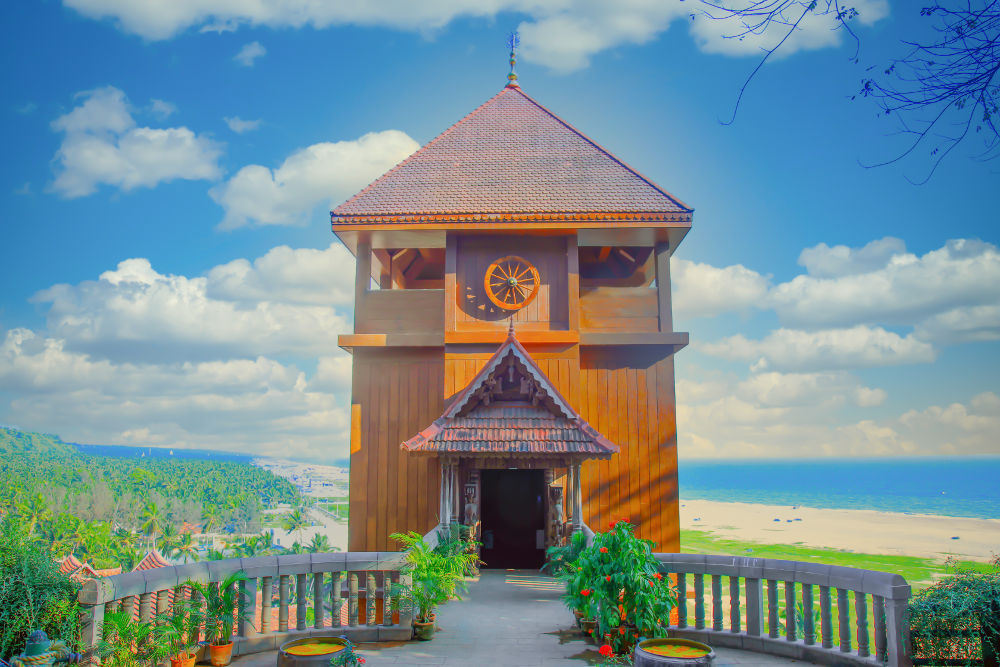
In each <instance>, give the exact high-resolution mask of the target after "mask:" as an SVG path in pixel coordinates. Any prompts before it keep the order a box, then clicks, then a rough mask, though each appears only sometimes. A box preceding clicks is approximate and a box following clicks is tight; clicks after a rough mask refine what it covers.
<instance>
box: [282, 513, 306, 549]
mask: <svg viewBox="0 0 1000 667" xmlns="http://www.w3.org/2000/svg"><path fill="white" fill-rule="evenodd" d="M308 525H309V518H308V516H307V515H306V513H305V512H304V511H303V510H302V507H301V506H299V507H296V508H295V509H293V510H292V511H291V512H289V513H288V514H286V515H285V518H284V522H283V523H282V527H283V528H284V529H285V530H286V531H288V532H289V533H292V532H294V533H295V538H296V540H297V541H298V542H301V541H302V529H303V528H305V527H306V526H308Z"/></svg>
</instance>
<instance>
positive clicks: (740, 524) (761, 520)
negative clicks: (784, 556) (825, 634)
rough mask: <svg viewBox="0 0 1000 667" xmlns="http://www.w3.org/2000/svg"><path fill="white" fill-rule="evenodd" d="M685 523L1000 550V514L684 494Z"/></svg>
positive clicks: (822, 541) (874, 546) (975, 556)
mask: <svg viewBox="0 0 1000 667" xmlns="http://www.w3.org/2000/svg"><path fill="white" fill-rule="evenodd" d="M775 519H778V521H775ZM681 527H682V528H683V529H693V530H706V531H711V532H712V533H713V534H715V535H717V536H719V537H728V538H732V539H737V540H752V541H755V542H762V543H769V544H797V543H801V544H803V545H805V546H810V547H830V548H834V549H846V550H849V551H855V552H858V553H871V554H892V555H903V556H919V557H923V558H944V557H946V556H949V555H952V556H955V557H956V558H958V559H960V560H961V559H965V560H981V561H988V560H990V559H991V558H992V556H993V555H995V554H1000V519H969V518H960V517H947V516H932V515H927V514H897V513H894V512H876V511H873V510H840V509H817V508H814V507H801V506H798V507H792V506H788V505H785V506H777V505H755V504H749V503H723V502H716V501H712V500H684V501H681ZM952 537H958V538H959V539H957V540H954V539H952Z"/></svg>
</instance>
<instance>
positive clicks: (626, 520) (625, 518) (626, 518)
mask: <svg viewBox="0 0 1000 667" xmlns="http://www.w3.org/2000/svg"><path fill="white" fill-rule="evenodd" d="M618 520H619V521H621V522H622V523H632V522H631V521H629V520H628V517H627V516H623V517H622V518H620V519H618Z"/></svg>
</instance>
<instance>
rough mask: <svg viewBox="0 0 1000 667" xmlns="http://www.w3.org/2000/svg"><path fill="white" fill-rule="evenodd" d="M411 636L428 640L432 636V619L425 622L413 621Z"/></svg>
mask: <svg viewBox="0 0 1000 667" xmlns="http://www.w3.org/2000/svg"><path fill="white" fill-rule="evenodd" d="M413 636H414V637H416V638H417V639H419V640H420V641H424V642H426V641H430V640H431V639H433V638H434V621H433V620H432V621H428V622H427V623H420V622H418V621H413Z"/></svg>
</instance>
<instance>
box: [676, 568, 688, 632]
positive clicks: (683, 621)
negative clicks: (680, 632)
mask: <svg viewBox="0 0 1000 667" xmlns="http://www.w3.org/2000/svg"><path fill="white" fill-rule="evenodd" d="M687 626H688V595H687V575H686V574H684V573H683V572H678V573H677V627H678V628H686V627H687Z"/></svg>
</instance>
